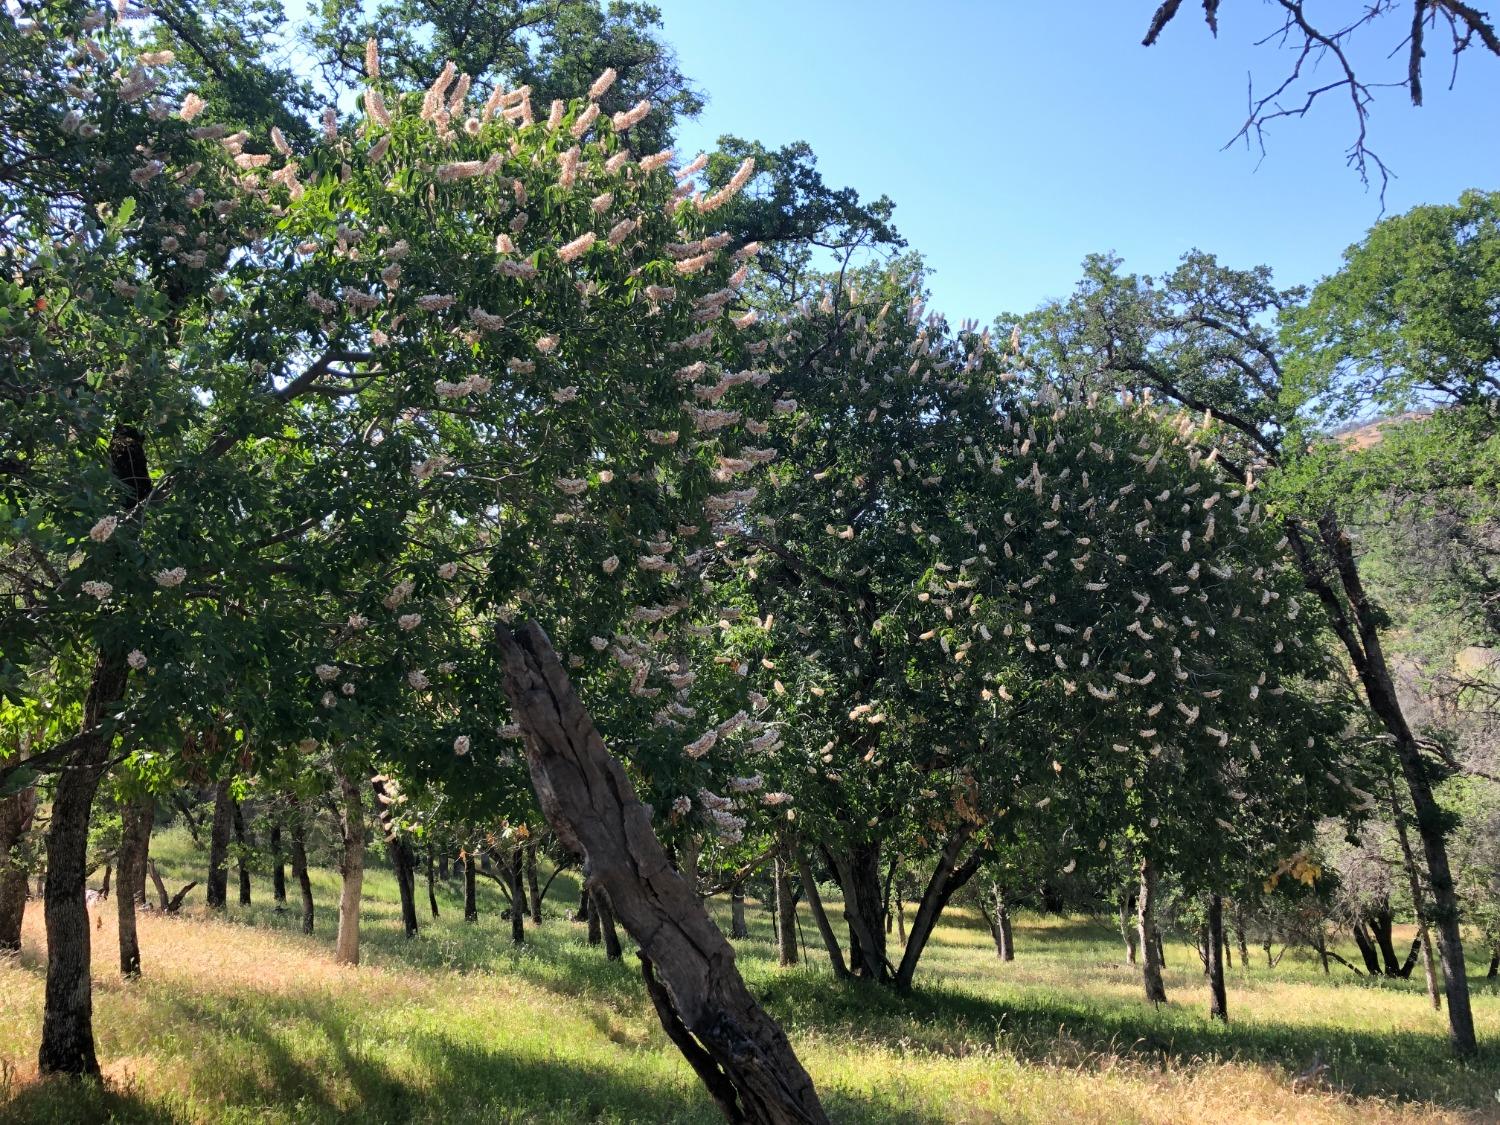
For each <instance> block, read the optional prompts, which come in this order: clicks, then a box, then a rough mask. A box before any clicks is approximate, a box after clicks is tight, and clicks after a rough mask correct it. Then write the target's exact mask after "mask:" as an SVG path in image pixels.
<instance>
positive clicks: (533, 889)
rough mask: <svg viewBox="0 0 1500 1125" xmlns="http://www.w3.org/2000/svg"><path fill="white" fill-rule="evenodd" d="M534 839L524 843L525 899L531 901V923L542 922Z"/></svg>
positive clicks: (540, 893) (537, 924)
mask: <svg viewBox="0 0 1500 1125" xmlns="http://www.w3.org/2000/svg"><path fill="white" fill-rule="evenodd" d="M536 866H537V865H536V841H535V840H532V841H531V842H530V843H528V844H527V845H526V900H527V901H528V902H529V903H531V924H532V925H533V926H540V925H541V924H542V892H541V888H540V886H539V885H538V883H537V878H536Z"/></svg>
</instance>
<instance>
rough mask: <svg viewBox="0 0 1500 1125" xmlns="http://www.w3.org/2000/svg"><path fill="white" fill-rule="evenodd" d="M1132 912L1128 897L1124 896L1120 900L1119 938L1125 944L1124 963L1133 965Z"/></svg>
mask: <svg viewBox="0 0 1500 1125" xmlns="http://www.w3.org/2000/svg"><path fill="white" fill-rule="evenodd" d="M1134 913H1135V912H1134V911H1133V910H1132V909H1131V905H1130V896H1129V895H1124V896H1122V897H1121V899H1120V937H1121V938H1122V939H1123V940H1124V942H1125V963H1126V964H1127V965H1134V964H1135V935H1136V929H1135V919H1134V917H1133V915H1134Z"/></svg>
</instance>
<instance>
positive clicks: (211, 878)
mask: <svg viewBox="0 0 1500 1125" xmlns="http://www.w3.org/2000/svg"><path fill="white" fill-rule="evenodd" d="M233 806H234V800H233V798H231V797H230V795H229V779H228V778H227V777H226V778H223V779H221V780H220V781H219V783H218V784H217V785H215V786H214V819H213V827H212V828H210V829H209V834H208V885H207V888H206V893H207V895H208V908H209V909H210V910H223V909H224V908H225V906H227V905H228V903H229V833H230V828H231V825H232V823H233V820H234V808H233Z"/></svg>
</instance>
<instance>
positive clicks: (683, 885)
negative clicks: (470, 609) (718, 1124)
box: [495, 623, 828, 1125]
mask: <svg viewBox="0 0 1500 1125" xmlns="http://www.w3.org/2000/svg"><path fill="white" fill-rule="evenodd" d="M495 640H496V646H497V648H498V650H499V653H500V657H501V660H502V663H503V666H504V670H505V672H504V675H505V683H504V686H505V694H506V696H507V697H508V698H509V700H510V703H511V708H512V710H513V712H514V718H515V721H516V722H517V723H518V724H519V725H520V727H521V729H522V731H523V732H524V733H525V736H526V760H527V763H528V765H529V766H530V768H531V781H532V785H533V787H534V788H535V790H536V795H537V800H538V801H539V802H540V804H541V808H542V812H543V814H544V815H545V816H546V817H547V821H548V823H549V824H550V825H551V826H552V829H553V831H554V832H556V833H557V836H558V839H559V840H560V841H561V842H562V844H563V846H564V847H566V848H568V849H569V850H570V851H573V852H574V853H576V854H579V855H582V856H583V857H584V862H585V878H586V882H587V884H588V885H589V886H590V887H591V888H597V889H600V890H602V891H603V892H604V893H605V895H606V896H607V897H608V899H609V902H610V905H611V906H612V907H613V908H614V913H615V914H616V916H617V917H618V918H619V920H620V922H621V924H622V925H623V926H624V927H625V929H626V931H627V932H628V933H629V934H630V936H631V937H633V938H634V939H635V940H636V942H637V943H638V944H639V945H640V947H641V948H640V954H641V961H642V971H643V974H644V976H645V980H646V986H647V991H648V992H649V993H650V996H651V999H652V1002H653V1003H654V1004H655V1005H656V1009H657V1014H658V1015H659V1016H660V1018H661V1022H662V1027H663V1028H664V1029H665V1030H666V1032H667V1035H668V1036H669V1037H670V1038H671V1039H672V1041H673V1042H674V1043H675V1044H676V1045H677V1047H678V1049H679V1050H681V1051H682V1052H683V1054H684V1056H685V1057H686V1058H687V1060H688V1062H689V1063H690V1064H691V1065H692V1067H693V1069H694V1070H695V1071H696V1072H697V1074H698V1076H699V1077H700V1078H701V1079H703V1082H704V1084H705V1085H706V1086H707V1087H708V1090H709V1093H710V1094H711V1095H712V1096H713V1098H714V1101H715V1102H717V1103H718V1106H719V1108H720V1109H721V1110H722V1111H723V1113H724V1116H725V1117H726V1118H727V1119H728V1120H729V1121H731V1122H752V1123H756V1125H794V1123H796V1125H805V1123H826V1122H827V1121H828V1118H827V1115H826V1114H825V1113H824V1112H823V1107H822V1105H821V1103H820V1102H819V1101H818V1095H817V1092H816V1091H815V1090H814V1089H813V1084H812V1079H811V1078H809V1077H808V1074H807V1071H805V1070H804V1069H803V1068H802V1064H801V1063H800V1062H799V1061H798V1059H797V1056H796V1054H795V1053H794V1052H793V1051H792V1047H791V1044H790V1043H789V1042H788V1041H787V1038H786V1035H785V1033H783V1032H782V1030H781V1028H780V1027H778V1026H777V1025H776V1023H775V1022H774V1021H773V1020H772V1019H771V1018H770V1017H769V1016H768V1015H766V1013H765V1011H764V1010H763V1009H762V1008H761V1006H760V1005H759V1004H758V1003H756V1001H755V999H754V997H752V996H751V995H750V992H749V990H748V989H746V987H745V982H744V981H743V980H742V979H741V977H740V974H739V970H738V969H736V968H735V964H734V950H733V948H732V947H731V946H730V944H729V942H728V941H727V940H725V938H724V935H723V934H722V933H720V932H719V929H718V927H717V926H715V925H714V923H713V920H712V919H710V918H709V916H708V914H707V912H706V911H705V910H704V909H703V905H702V903H701V902H699V900H698V896H697V894H696V893H694V889H693V888H692V887H690V886H688V884H687V882H686V881H685V880H684V879H683V878H682V877H681V876H680V875H678V874H677V872H676V871H674V870H673V869H672V865H671V863H670V862H669V861H668V859H667V853H666V850H665V849H664V848H663V847H662V846H661V842H660V841H659V840H658V839H657V838H656V833H655V832H654V831H653V830H652V828H651V814H650V811H649V810H648V809H647V808H646V807H645V806H644V805H642V804H641V802H640V800H639V798H637V796H636V793H635V787H634V786H633V785H631V783H630V779H629V778H628V777H627V776H626V774H625V770H624V769H623V768H622V767H621V765H620V763H619V762H618V761H616V760H615V759H614V758H613V757H612V756H611V755H610V753H609V751H608V750H607V749H606V748H605V746H604V740H603V738H602V737H601V736H600V734H599V731H598V729H597V728H596V727H595V726H594V722H593V719H592V718H591V717H590V716H589V713H588V711H587V709H586V708H585V707H584V706H583V703H582V701H581V700H580V699H579V698H578V695H577V693H576V692H575V691H574V690H573V685H572V683H571V682H570V681H569V679H568V675H567V672H566V671H564V669H563V666H562V663H561V662H560V661H559V660H558V657H557V653H556V652H555V651H554V650H553V648H552V643H551V642H550V641H549V640H548V639H547V635H546V634H545V633H543V632H542V630H541V629H540V628H538V627H537V626H536V625H535V624H532V623H528V624H526V625H524V626H522V628H521V629H520V630H519V632H518V633H517V634H515V635H512V634H511V633H510V631H509V630H507V629H506V628H504V627H503V626H497V627H496V630H495Z"/></svg>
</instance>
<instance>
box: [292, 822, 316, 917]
mask: <svg viewBox="0 0 1500 1125" xmlns="http://www.w3.org/2000/svg"><path fill="white" fill-rule="evenodd" d="M292 878H293V879H295V880H297V889H298V890H299V891H301V893H302V932H303V933H304V934H310V933H312V932H313V894H312V878H311V877H310V876H309V875H308V873H307V826H306V825H305V824H304V823H303V820H302V814H301V811H300V810H299V811H298V812H297V813H296V816H295V818H294V819H293V820H292Z"/></svg>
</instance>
